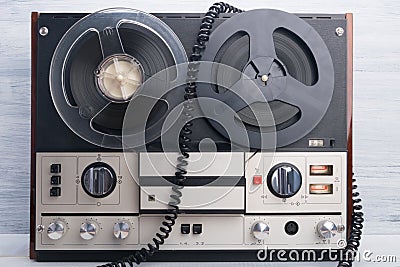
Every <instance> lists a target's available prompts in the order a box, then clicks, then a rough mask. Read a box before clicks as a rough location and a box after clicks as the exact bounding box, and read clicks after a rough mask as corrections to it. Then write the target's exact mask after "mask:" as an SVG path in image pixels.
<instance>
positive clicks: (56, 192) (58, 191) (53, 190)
mask: <svg viewBox="0 0 400 267" xmlns="http://www.w3.org/2000/svg"><path fill="white" fill-rule="evenodd" d="M50 196H51V197H59V196H61V187H52V188H50Z"/></svg>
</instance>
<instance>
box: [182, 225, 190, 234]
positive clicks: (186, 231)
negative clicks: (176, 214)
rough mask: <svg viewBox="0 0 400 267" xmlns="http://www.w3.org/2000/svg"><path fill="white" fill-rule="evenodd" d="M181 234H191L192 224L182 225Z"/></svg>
mask: <svg viewBox="0 0 400 267" xmlns="http://www.w3.org/2000/svg"><path fill="white" fill-rule="evenodd" d="M181 234H184V235H187V234H190V224H181Z"/></svg>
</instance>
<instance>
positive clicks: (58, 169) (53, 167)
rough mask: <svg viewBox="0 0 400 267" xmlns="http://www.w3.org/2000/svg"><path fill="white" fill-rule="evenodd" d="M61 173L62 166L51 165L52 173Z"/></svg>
mask: <svg viewBox="0 0 400 267" xmlns="http://www.w3.org/2000/svg"><path fill="white" fill-rule="evenodd" d="M60 172H61V164H51V165H50V173H60Z"/></svg>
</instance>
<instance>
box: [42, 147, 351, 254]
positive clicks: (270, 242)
mask: <svg viewBox="0 0 400 267" xmlns="http://www.w3.org/2000/svg"><path fill="white" fill-rule="evenodd" d="M218 153H219V152H218ZM218 153H217V154H218ZM191 156H192V158H193V159H194V160H195V159H196V158H198V159H199V160H200V159H201V162H197V163H193V164H191V167H190V168H189V174H188V177H191V178H190V180H194V179H197V184H198V183H199V182H200V181H202V180H204V179H205V178H207V177H212V178H213V179H215V180H218V179H221V182H219V183H216V182H214V184H212V185H207V184H205V185H202V186H199V185H193V186H191V184H190V183H188V184H189V185H188V186H186V187H185V188H184V189H185V190H183V191H182V193H183V198H182V200H183V201H182V209H185V210H187V211H188V212H187V213H186V212H185V213H186V214H181V215H180V216H179V217H178V219H177V222H176V225H175V226H174V229H173V231H172V233H171V234H170V237H169V238H168V239H167V240H166V241H165V245H164V246H163V247H162V249H178V250H180V249H199V250H203V249H205V250H207V249H223V248H224V249H227V248H229V249H254V248H259V247H260V248H263V247H265V246H268V247H269V248H282V249H288V248H294V249H307V248H310V249H311V248H319V249H320V248H327V249H328V248H333V249H337V248H342V247H344V246H345V243H346V242H345V239H346V231H347V229H346V226H345V225H346V212H345V211H346V209H345V208H346V201H345V199H346V196H345V190H344V188H345V186H346V172H345V171H344V170H345V169H344V168H343V166H345V165H346V153H339V152H332V153H318V152H308V153H294V152H291V153H286V152H277V153H256V154H254V153H242V152H237V153H236V152H232V153H222V154H218V155H213V153H192V155H191ZM228 157H229V158H230V159H231V160H226V159H227V158H228ZM170 159H176V157H173V155H167V154H166V155H164V157H163V156H162V153H148V154H145V155H139V154H134V153H131V154H128V153H127V154H123V153H102V154H96V153H43V154H42V153H40V154H38V156H37V177H38V179H37V187H36V188H37V192H36V199H37V202H36V205H37V217H36V218H37V220H36V225H37V231H36V235H37V236H36V237H37V238H36V246H37V248H39V249H41V250H48V249H51V250H54V249H55V250H57V249H59V250H65V249H69V250H79V249H82V248H85V249H88V248H93V249H94V248H96V249H98V250H109V249H113V248H115V247H118V249H120V250H132V249H139V248H140V247H141V246H143V245H145V244H147V243H148V242H149V240H151V239H152V237H153V235H154V229H157V228H158V227H159V225H160V223H161V221H162V219H163V215H162V211H163V210H165V208H166V207H167V205H166V203H165V201H164V200H163V199H164V198H166V199H168V198H167V197H166V196H165V195H168V192H170V186H166V185H165V184H162V183H161V184H160V183H159V181H160V177H162V175H161V174H162V172H161V173H160V176H158V177H157V176H156V175H155V173H156V172H157V168H161V169H162V171H163V172H165V170H166V169H168V166H174V164H175V162H169V160H170ZM127 162H128V164H127ZM168 162H169V163H168ZM155 163H156V164H155ZM233 163H234V164H233ZM148 164H150V165H152V168H153V169H152V170H150V168H149V167H148V168H147V169H146V171H142V172H141V171H140V167H141V166H142V167H143V166H145V165H146V166H147V165H148ZM197 168H198V169H197ZM224 175H225V176H224ZM54 176H56V177H59V178H57V182H58V184H57V185H55V184H54V181H53V180H54V179H55V178H53V177H54ZM151 177H153V178H151ZM217 177H219V178H217ZM226 177H229V178H226ZM233 177H235V178H237V179H238V181H239V182H236V183H234V184H232V183H228V182H227V181H225V180H224V179H233ZM141 178H143V179H142V180H141ZM151 179H154V181H151ZM162 180H163V181H164V179H162ZM241 180H244V182H243V183H241V182H240V181H241ZM143 181H144V182H143ZM149 184H150V185H149ZM53 188H60V194H59V195H57V196H55V195H52V194H51V190H52V189H53ZM202 194H208V196H207V197H204V198H202V197H201V195H202ZM209 197H214V198H215V199H214V200H213V201H210V200H209V199H207V198H209ZM201 199H203V200H205V199H207V201H206V202H202V203H200V204H201V205H200V204H199V205H196V200H197V201H199V200H201ZM60 207H62V210H61V209H60ZM215 211H218V214H216V212H215Z"/></svg>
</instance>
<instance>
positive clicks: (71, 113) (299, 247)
mask: <svg viewBox="0 0 400 267" xmlns="http://www.w3.org/2000/svg"><path fill="white" fill-rule="evenodd" d="M351 119H352V16H351V14H343V15H317V14H298V15H294V14H289V13H285V12H282V11H277V10H270V9H258V10H250V11H246V12H243V11H242V10H239V9H237V8H234V7H232V6H230V5H228V4H224V3H216V4H214V5H213V6H212V7H211V8H210V10H209V11H208V12H207V13H206V14H205V15H203V14H180V13H179V14H147V13H144V12H141V11H137V10H133V9H122V8H116V9H107V10H102V11H99V12H95V13H93V14H88V15H87V14H70V13H67V14H62V13H40V14H39V13H32V165H31V167H32V173H31V181H32V186H31V193H32V194H31V257H32V258H35V259H37V260H40V261H71V260H72V261H76V260H85V261H108V260H118V259H123V260H121V261H120V262H119V264H120V265H118V263H114V265H107V266H124V265H122V264H123V263H122V261H123V262H125V263H124V264H127V265H126V266H128V264H131V263H134V262H136V263H140V262H141V261H143V260H156V261H257V260H261V259H260V251H261V250H264V249H265V250H268V251H266V252H269V251H270V250H277V249H279V250H280V249H282V251H291V250H293V251H296V252H297V253H298V254H301V253H300V252H307V253H309V251H312V252H313V253H316V255H318V256H320V259H324V260H326V259H327V255H324V251H326V250H336V251H348V250H352V249H353V250H354V249H356V248H357V244H358V242H359V234H360V232H361V231H360V229H361V227H362V225H361V222H362V218H360V215H361V214H360V213H359V212H353V199H352V147H351V144H352V139H351V137H352V128H351ZM357 201H358V200H357ZM358 208H359V206H357V205H356V209H358ZM160 225H161V227H160ZM132 251H136V252H135V253H134V254H133V255H131V256H129V255H130V254H132V253H133V252H132ZM156 251H157V253H155V252H156ZM153 254H154V255H153ZM261 254H262V253H261ZM264 254H265V253H264ZM149 256H153V257H151V258H150V257H149ZM199 256H200V257H199ZM269 256H270V258H268V259H267V260H281V259H277V257H276V255H269ZM309 256H310V255H309ZM314 256H315V255H314ZM124 257H125V258H124ZM287 260H315V259H312V258H309V259H305V258H296V259H292V258H290V259H287Z"/></svg>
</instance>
